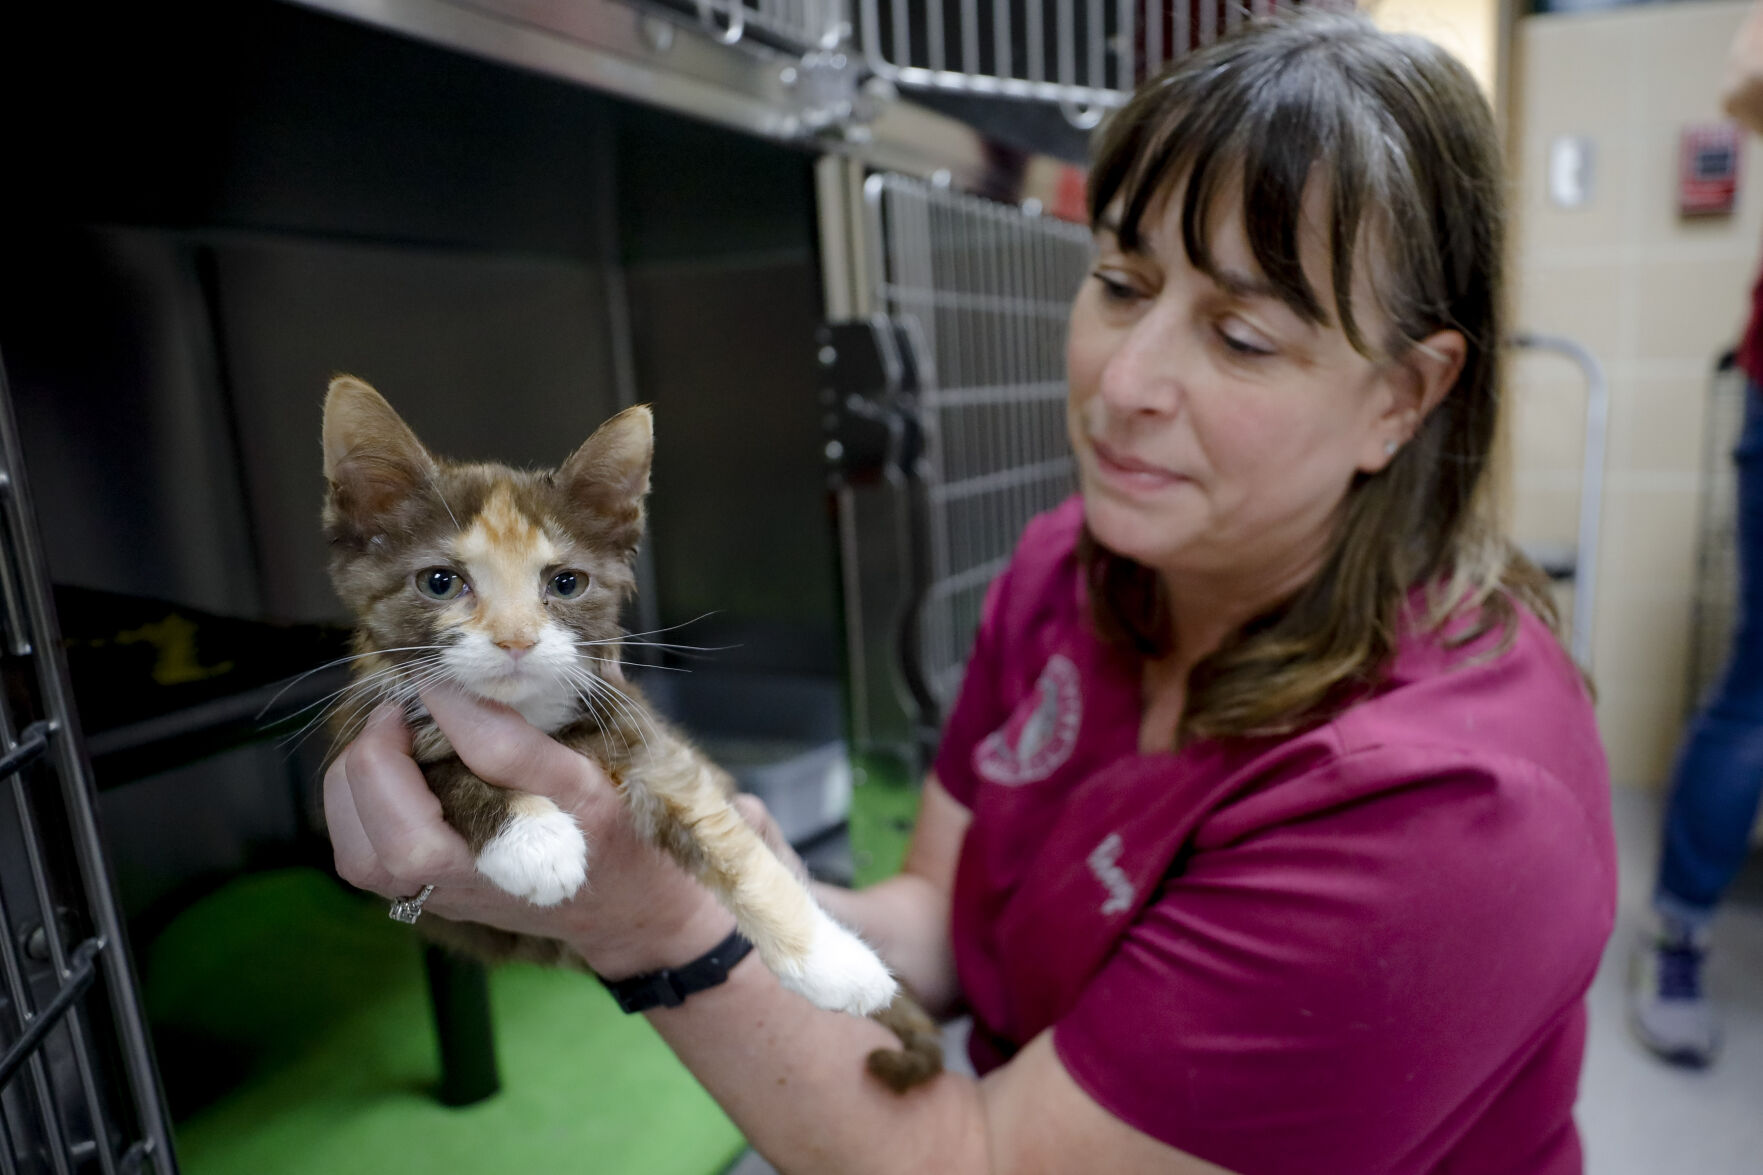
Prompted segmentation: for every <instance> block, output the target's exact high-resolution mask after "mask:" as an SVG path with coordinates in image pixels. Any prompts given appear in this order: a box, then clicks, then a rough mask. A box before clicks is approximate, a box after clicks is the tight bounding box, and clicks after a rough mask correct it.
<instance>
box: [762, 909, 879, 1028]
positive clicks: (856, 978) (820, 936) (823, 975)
mask: <svg viewBox="0 0 1763 1175" xmlns="http://www.w3.org/2000/svg"><path fill="white" fill-rule="evenodd" d="M814 915H815V917H814V940H813V942H812V943H810V944H809V947H808V954H807V957H806V958H804V959H802V960H801V961H800V962H798V963H795V964H793V965H786V966H783V967H780V968H778V970H777V977H778V979H779V980H780V981H782V983H783V985H784V986H785V987H787V988H789V989H790V990H791V991H794V992H799V993H800V994H802V995H804V996H806V997H807V998H808V1000H809V1001H810V1002H811V1003H813V1004H814V1005H815V1006H817V1007H821V1008H827V1009H830V1010H831V1011H834V1012H849V1013H851V1014H852V1015H853V1016H867V1015H869V1014H870V1013H871V1012H873V1011H876V1010H877V1009H878V1008H885V1007H887V1006H888V1004H889V1003H890V1002H891V1001H892V1000H893V998H894V993H895V992H896V991H898V990H899V985H898V984H897V983H895V982H894V977H893V976H892V975H889V974H888V969H887V967H885V966H884V965H883V964H882V961H881V960H880V959H879V958H877V957H876V954H875V952H874V951H872V950H870V949H869V947H868V945H867V944H866V943H864V941H863V940H862V939H860V938H858V937H857V936H856V935H855V934H852V933H851V932H850V931H849V930H846V929H845V928H844V927H843V926H840V925H839V924H838V923H837V922H834V921H833V920H832V919H831V918H830V917H828V916H827V915H826V913H825V912H824V911H822V910H819V909H816V910H815V912H814Z"/></svg>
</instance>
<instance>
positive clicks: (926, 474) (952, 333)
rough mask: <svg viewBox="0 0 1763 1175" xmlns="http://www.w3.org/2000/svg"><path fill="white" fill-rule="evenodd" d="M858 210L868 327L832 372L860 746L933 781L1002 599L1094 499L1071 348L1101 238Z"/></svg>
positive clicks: (845, 333)
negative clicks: (1017, 573)
mask: <svg viewBox="0 0 1763 1175" xmlns="http://www.w3.org/2000/svg"><path fill="white" fill-rule="evenodd" d="M824 195H825V194H824V193H823V199H824ZM852 196H853V197H854V198H853V200H852V207H851V208H850V209H849V211H850V212H851V214H852V215H851V218H850V224H851V228H852V229H853V244H854V250H855V251H854V254H853V256H852V263H853V266H854V268H855V269H856V270H857V271H858V273H857V275H856V277H857V286H858V287H859V293H860V294H861V297H860V298H859V299H858V301H859V302H860V303H861V306H862V308H863V313H861V314H859V315H856V316H854V317H853V318H852V319H850V320H848V321H846V322H843V323H839V322H834V323H831V324H829V326H828V328H827V330H826V332H824V336H823V342H822V346H823V349H822V361H823V365H824V367H825V370H826V371H827V383H826V388H825V391H824V393H823V396H824V398H825V399H826V401H827V407H828V408H829V417H828V419H829V426H830V427H831V428H832V430H833V434H834V435H833V436H832V438H831V439H830V440H829V455H832V456H835V458H836V461H835V465H836V467H837V469H838V471H839V472H838V475H837V477H836V478H835V484H836V485H837V487H838V490H839V496H840V510H839V516H840V524H841V540H842V541H841V554H842V558H843V562H844V577H843V579H844V587H845V605H846V616H847V643H848V653H849V663H850V668H851V670H852V681H853V691H852V692H853V697H852V705H853V710H854V714H853V724H852V725H853V740H854V742H855V743H856V744H857V747H858V749H859V751H860V752H862V751H865V750H868V751H871V752H873V751H876V750H878V749H883V750H892V751H893V752H894V753H895V754H898V755H901V756H903V757H905V758H906V759H907V760H908V761H909V763H910V765H911V767H912V768H913V769H916V770H922V768H923V767H924V766H925V765H926V764H925V760H926V758H927V756H928V754H929V751H930V749H931V748H932V747H933V746H934V743H935V738H936V734H937V730H938V727H939V726H940V723H941V720H942V718H943V716H944V715H945V714H946V712H947V709H948V706H949V704H950V703H951V702H952V701H953V700H954V698H955V694H956V692H957V691H958V690H959V688H960V685H961V677H962V673H963V671H964V670H965V668H966V663H967V656H968V652H969V648H970V646H971V644H972V642H973V634H974V630H975V628H976V627H977V626H978V623H979V618H980V611H981V608H982V606H983V604H984V601H985V594H986V589H987V587H988V586H989V585H990V583H991V581H992V579H993V577H995V576H996V575H997V573H998V572H999V571H1001V570H1002V569H1003V568H1004V566H1005V564H1006V563H1008V561H1009V558H1010V555H1011V552H1012V550H1013V549H1014V547H1015V544H1016V540H1017V537H1018V536H1019V535H1020V534H1021V532H1022V528H1023V526H1024V525H1025V524H1027V522H1028V521H1029V519H1031V518H1032V517H1034V516H1035V515H1036V514H1038V513H1040V512H1042V511H1044V510H1047V509H1049V508H1051V507H1052V506H1054V505H1056V504H1057V503H1058V502H1059V501H1061V500H1062V499H1063V498H1065V497H1066V496H1067V495H1068V494H1070V493H1071V492H1072V491H1073V490H1074V489H1075V487H1076V482H1075V474H1074V467H1073V463H1072V459H1071V455H1070V447H1069V445H1068V444H1067V441H1066V432H1065V399H1066V397H1065V332H1066V320H1067V316H1068V314H1069V312H1070V305H1071V299H1072V296H1073V295H1074V294H1075V293H1076V291H1077V287H1078V283H1079V282H1080V281H1081V280H1082V278H1083V276H1084V274H1085V273H1086V272H1087V269H1088V266H1089V260H1090V252H1091V244H1090V233H1089V230H1088V229H1087V228H1086V227H1085V226H1083V225H1079V224H1073V223H1071V222H1069V221H1064V220H1058V219H1055V218H1053V217H1051V216H1046V215H1041V214H1039V213H1038V211H1037V210H1035V209H1034V208H1033V207H1032V206H1031V207H1030V208H1027V209H1025V208H1020V207H1016V206H1013V205H1009V204H1002V203H998V202H996V201H992V200H987V199H982V198H980V197H977V196H970V195H965V194H963V193H960V192H956V191H953V190H951V189H949V188H947V187H943V186H939V185H937V184H935V183H930V182H926V181H923V180H917V179H909V178H906V177H904V176H899V175H891V174H877V175H870V176H867V177H861V180H860V184H859V186H858V188H857V190H856V191H855V192H853V193H852ZM903 746H904V749H903Z"/></svg>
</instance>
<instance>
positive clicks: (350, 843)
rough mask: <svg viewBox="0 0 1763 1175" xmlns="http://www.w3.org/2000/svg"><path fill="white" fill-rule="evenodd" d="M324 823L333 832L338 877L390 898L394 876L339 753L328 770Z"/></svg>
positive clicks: (326, 828) (329, 831)
mask: <svg viewBox="0 0 1763 1175" xmlns="http://www.w3.org/2000/svg"><path fill="white" fill-rule="evenodd" d="M324 825H325V831H326V832H328V833H329V834H330V838H331V855H332V857H333V858H334V859H335V861H336V866H337V876H338V877H341V878H342V879H343V880H344V881H347V882H348V883H349V884H350V885H352V886H354V887H355V888H357V889H365V890H370V891H372V892H374V893H378V894H380V895H382V896H385V897H390V896H391V894H390V891H389V888H388V883H389V882H390V881H391V877H390V875H389V874H387V873H386V871H385V870H383V869H381V868H380V867H379V858H378V857H377V856H376V855H375V854H374V851H373V842H371V841H369V840H368V839H367V832H366V830H365V829H363V828H362V827H361V817H360V816H359V815H358V814H357V813H356V811H355V799H354V797H353V796H352V795H350V794H349V774H348V771H347V770H346V769H345V767H344V766H343V756H338V757H337V759H336V761H335V762H333V763H332V764H331V765H330V769H329V770H327V771H326V772H325V773H324Z"/></svg>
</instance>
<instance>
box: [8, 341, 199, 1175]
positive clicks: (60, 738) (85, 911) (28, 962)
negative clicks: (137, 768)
mask: <svg viewBox="0 0 1763 1175" xmlns="http://www.w3.org/2000/svg"><path fill="white" fill-rule="evenodd" d="M0 620H3V622H4V633H3V635H0V675H3V676H4V679H5V684H6V687H7V688H6V691H5V699H4V702H3V703H0V1175H85V1173H87V1172H94V1173H101V1175H133V1173H135V1172H147V1171H151V1172H156V1173H158V1175H174V1173H175V1172H176V1170H177V1162H176V1158H175V1156H174V1154H173V1151H172V1141H171V1126H170V1120H169V1117H168V1115H167V1113H166V1109H165V1105H164V1101H163V1098H162V1096H161V1093H160V1089H159V1082H158V1076H157V1071H156V1070H155V1068H154V1064H153V1058H152V1050H151V1047H150V1045H149V1042H148V1036H147V1029H146V1024H145V1021H144V1019H143V1016H142V1012H141V1008H140V1004H139V998H138V994H137V988H136V984H135V978H134V974H133V969H132V967H131V965H130V963H129V959H128V954H127V951H126V948H125V945H124V941H123V930H122V923H121V919H120V916H119V913H118V909H117V903H116V898H115V894H114V891H113V889H112V886H111V881H110V875H109V868H108V865H107V864H106V860H105V855H104V849H103V845H102V843H101V841H100V840H99V836H98V828H97V822H96V816H95V807H96V802H95V796H96V792H95V790H94V787H93V783H92V776H91V768H90V765H89V764H88V763H87V761H86V756H85V753H84V751H83V749H82V747H81V745H80V736H79V725H78V720H77V718H76V717H75V715H74V710H73V702H72V694H71V692H70V690H69V688H68V681H67V672H66V666H65V664H64V662H63V659H62V654H61V648H60V643H59V641H60V637H59V632H58V630H57V627H56V624H55V618H54V613H53V609H52V605H51V603H50V596H49V582H48V576H47V573H46V570H45V567H44V563H43V556H42V547H41V544H40V543H39V542H38V540H37V536H36V522H35V518H34V515H33V513H32V510H31V505H30V498H29V494H28V490H27V487H26V484H25V478H24V471H23V465H22V462H21V460H20V454H19V444H18V433H17V430H16V428H15V427H14V424H13V418H12V407H11V400H10V397H9V395H8V394H7V390H6V384H5V379H4V371H3V369H0Z"/></svg>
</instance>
